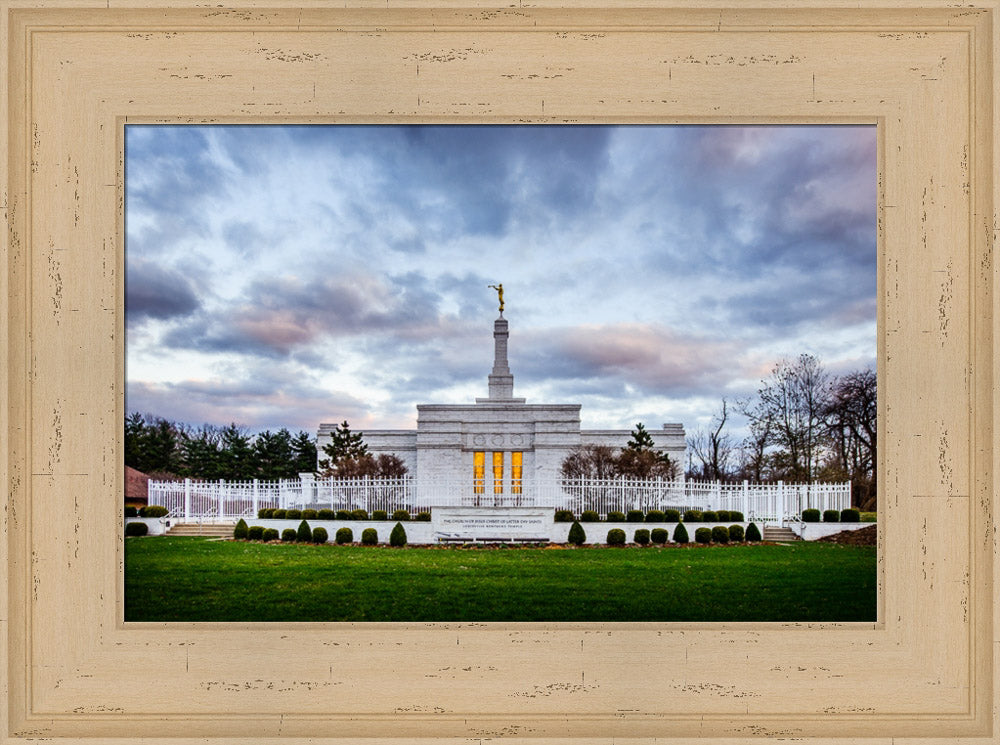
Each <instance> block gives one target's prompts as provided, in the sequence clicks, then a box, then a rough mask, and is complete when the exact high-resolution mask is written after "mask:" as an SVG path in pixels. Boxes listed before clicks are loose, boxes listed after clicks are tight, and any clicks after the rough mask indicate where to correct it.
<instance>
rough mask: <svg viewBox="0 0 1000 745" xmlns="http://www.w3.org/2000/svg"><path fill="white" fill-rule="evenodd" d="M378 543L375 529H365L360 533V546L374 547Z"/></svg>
mask: <svg viewBox="0 0 1000 745" xmlns="http://www.w3.org/2000/svg"><path fill="white" fill-rule="evenodd" d="M377 543H378V531H377V530H375V528H365V529H364V530H362V531H361V545H362V546H374V545H375V544H377Z"/></svg>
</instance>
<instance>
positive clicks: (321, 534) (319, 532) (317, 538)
mask: <svg viewBox="0 0 1000 745" xmlns="http://www.w3.org/2000/svg"><path fill="white" fill-rule="evenodd" d="M329 539H330V536H329V535H327V533H326V528H313V543H326V542H327V541H328V540H329Z"/></svg>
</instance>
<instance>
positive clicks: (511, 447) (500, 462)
mask: <svg viewBox="0 0 1000 745" xmlns="http://www.w3.org/2000/svg"><path fill="white" fill-rule="evenodd" d="M502 303H503V296H502V294H501V306H500V317H499V318H497V319H496V321H494V322H493V344H494V360H493V370H492V371H491V372H490V375H489V396H488V397H486V398H477V399H476V401H475V403H473V404H457V405H453V404H421V405H418V406H417V428H416V429H415V430H412V429H410V430H399V429H390V430H378V429H376V430H372V429H368V430H364V431H363V432H362V435H363V437H364V441H365V443H366V444H367V445H368V449H369V450H370V451H371V453H372V454H373V455H379V454H380V453H391V454H393V455H396V456H397V457H399V458H400V459H402V460H403V461H404V462H405V463H406V466H407V469H408V472H409V475H410V476H412V477H414V478H415V479H416V482H417V484H421V483H424V484H430V483H451V484H455V483H459V484H464V485H468V487H469V488H470V490H472V491H473V492H474V493H476V494H489V495H497V496H499V495H505V496H506V495H516V496H520V495H521V494H525V495H528V494H533V493H534V491H535V490H534V487H535V485H536V484H538V485H541V484H545V483H548V484H552V483H555V482H557V481H558V480H559V478H560V467H561V465H562V462H563V460H564V459H565V458H566V456H567V455H568V454H569V452H570V450H571V449H572V448H573V447H574V446H578V445H586V444H595V445H610V446H612V447H615V448H621V447H624V445H625V444H626V443H627V442H628V440H629V438H630V436H631V431H630V430H618V429H580V408H581V405H580V404H529V403H527V402H526V401H525V399H523V398H515V397H514V376H513V375H512V374H511V371H510V367H509V366H508V363H507V338H508V333H509V332H508V326H507V319H505V318H504V317H503V305H502ZM335 429H336V424H335V423H323V424H320V425H319V430H318V433H317V448H318V450H319V453H320V457H323V446H324V445H328V444H329V443H330V439H331V432H333V431H334V430H335ZM649 433H650V435H651V436H652V438H653V442H654V443H655V446H656V448H657V449H658V450H661V451H663V452H665V453H667V454H668V455H669V456H670V458H671V459H672V460H673V461H674V462H676V463H678V464H683V463H684V453H685V437H684V426H683V425H682V424H680V423H671V424H664V425H663V428H662V429H660V430H656V429H650V430H649ZM462 491H465V489H464V488H463V489H462Z"/></svg>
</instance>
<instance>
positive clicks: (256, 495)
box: [253, 479, 260, 517]
mask: <svg viewBox="0 0 1000 745" xmlns="http://www.w3.org/2000/svg"><path fill="white" fill-rule="evenodd" d="M259 509H260V479H254V480H253V515H254V517H257V511H258V510H259Z"/></svg>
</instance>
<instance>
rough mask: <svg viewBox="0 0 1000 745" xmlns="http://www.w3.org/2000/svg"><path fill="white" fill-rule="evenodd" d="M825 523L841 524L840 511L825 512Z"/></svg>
mask: <svg viewBox="0 0 1000 745" xmlns="http://www.w3.org/2000/svg"><path fill="white" fill-rule="evenodd" d="M823 522H825V523H839V522H840V510H823Z"/></svg>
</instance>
